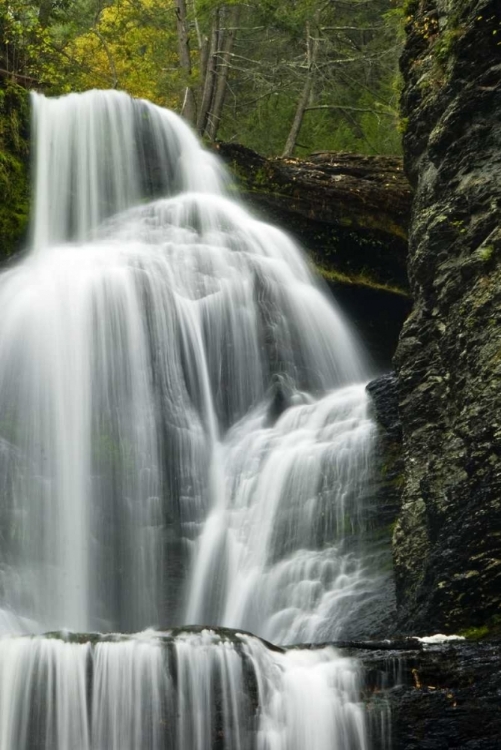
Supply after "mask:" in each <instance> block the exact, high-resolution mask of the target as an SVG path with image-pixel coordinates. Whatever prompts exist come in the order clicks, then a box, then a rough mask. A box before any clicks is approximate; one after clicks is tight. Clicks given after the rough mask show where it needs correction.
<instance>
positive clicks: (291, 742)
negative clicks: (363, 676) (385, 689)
mask: <svg viewBox="0 0 501 750" xmlns="http://www.w3.org/2000/svg"><path fill="white" fill-rule="evenodd" d="M0 688H1V696H0V718H1V727H0V747H2V748H17V750H28V748H30V749H31V748H34V747H36V748H40V749H42V748H43V749H44V750H67V749H68V748H78V749H79V750H90V749H91V748H96V749H99V750H101V748H106V750H136V749H137V748H141V750H170V749H174V748H191V750H213V749H214V748H231V749H232V750H282V749H283V750H296V749H297V750H299V749H300V748H301V750H302V749H303V748H307V747H314V748H317V750H330V749H331V748H332V747H336V748H339V749H340V750H344V749H345V748H346V749H348V748H361V749H362V748H366V747H367V738H366V730H365V723H364V715H363V710H362V708H361V706H360V704H359V702H358V700H359V678H358V673H357V668H356V664H355V662H354V661H353V660H351V659H347V658H343V659H341V658H336V654H335V652H334V650H333V649H332V648H324V649H321V650H318V651H313V652H310V651H303V650H292V651H289V652H280V651H279V650H278V649H277V650H276V651H272V650H270V649H268V648H266V646H264V644H262V643H261V642H260V641H259V640H258V639H256V638H254V637H252V636H248V635H242V634H236V633H235V634H233V635H232V636H231V637H230V636H229V634H225V635H224V636H220V635H217V634H216V633H214V632H211V631H209V630H202V631H201V632H200V633H189V632H186V633H179V634H178V635H177V636H175V637H173V636H171V635H169V634H158V633H148V632H145V633H143V634H141V635H138V636H136V637H134V638H128V639H118V638H117V637H113V638H111V639H109V640H107V639H103V638H100V639H95V640H93V642H92V643H91V642H84V643H79V642H68V641H63V640H60V639H59V638H57V637H51V638H39V637H37V638H33V639H31V638H16V639H13V640H8V639H3V640H2V641H0Z"/></svg>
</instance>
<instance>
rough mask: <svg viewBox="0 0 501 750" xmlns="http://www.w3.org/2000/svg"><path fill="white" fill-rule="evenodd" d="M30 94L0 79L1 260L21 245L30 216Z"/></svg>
mask: <svg viewBox="0 0 501 750" xmlns="http://www.w3.org/2000/svg"><path fill="white" fill-rule="evenodd" d="M29 119H30V106H29V94H28V92H27V91H26V90H25V89H23V88H22V87H21V86H18V85H17V84H15V83H13V82H11V81H6V80H0V195H1V196H2V202H1V203H0V258H7V257H9V256H10V255H12V254H13V253H14V252H15V251H16V250H17V249H18V248H19V247H20V245H21V244H22V242H23V240H24V238H25V236H26V229H27V226H28V214H29V197H30V196H29V193H30V190H29V174H28V172H29V168H28V164H29Z"/></svg>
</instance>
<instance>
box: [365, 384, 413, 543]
mask: <svg viewBox="0 0 501 750" xmlns="http://www.w3.org/2000/svg"><path fill="white" fill-rule="evenodd" d="M367 392H368V393H369V395H370V397H371V399H372V404H373V410H374V417H375V419H376V422H377V423H378V425H379V435H378V441H377V450H376V463H377V477H378V480H377V508H378V513H377V520H378V524H379V525H380V526H381V527H383V528H384V527H388V535H389V536H391V531H392V528H393V525H394V523H395V521H396V519H397V515H398V513H399V511H400V506H401V495H402V485H403V472H404V462H403V454H402V425H401V422H400V415H399V412H398V379H397V377H396V375H395V373H390V374H388V375H382V376H381V377H379V378H377V379H376V380H373V381H371V382H370V383H369V384H368V386H367Z"/></svg>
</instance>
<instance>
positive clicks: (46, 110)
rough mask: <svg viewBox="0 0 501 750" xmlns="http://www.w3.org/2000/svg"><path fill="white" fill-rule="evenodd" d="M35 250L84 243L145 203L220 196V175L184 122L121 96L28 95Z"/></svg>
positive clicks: (110, 93) (108, 93)
mask: <svg viewBox="0 0 501 750" xmlns="http://www.w3.org/2000/svg"><path fill="white" fill-rule="evenodd" d="M32 104H33V130H34V133H35V141H36V152H35V154H36V155H35V215H34V220H33V229H32V232H33V246H34V248H35V249H41V248H44V247H47V246H48V245H53V244H54V243H60V242H67V241H72V240H78V241H82V240H86V239H89V238H90V237H91V236H92V233H93V232H94V230H95V229H96V227H97V226H98V225H99V224H100V223H101V222H102V221H103V219H105V218H107V217H109V216H112V215H114V214H116V213H118V212H120V211H124V210H125V209H127V208H130V207H131V206H134V205H136V204H138V203H140V202H141V201H142V200H144V199H145V198H146V199H147V198H151V197H154V196H159V195H162V196H165V195H172V194H176V193H179V192H183V191H194V192H202V193H210V194H212V195H214V194H221V193H223V191H224V181H225V174H224V171H223V170H222V168H221V166H220V164H219V162H218V161H217V159H216V158H215V157H213V156H212V155H211V154H210V153H208V152H207V151H204V150H203V149H202V148H201V147H200V145H199V143H198V141H197V139H196V137H195V135H194V134H193V133H192V131H191V130H190V128H189V127H188V126H187V125H186V124H185V123H184V121H183V120H182V119H181V118H180V117H178V116H177V115H175V114H174V113H173V112H170V111H169V110H166V109H162V108H161V107H157V106H155V105H154V104H151V103H150V102H147V101H145V100H139V99H132V98H131V97H130V96H128V95H127V94H125V93H124V92H121V91H99V90H93V91H86V92H85V93H83V94H69V95H68V96H63V97H60V98H51V99H48V98H46V97H45V96H43V95H40V94H36V93H33V94H32Z"/></svg>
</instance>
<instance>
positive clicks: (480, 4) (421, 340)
mask: <svg viewBox="0 0 501 750" xmlns="http://www.w3.org/2000/svg"><path fill="white" fill-rule="evenodd" d="M406 11H407V20H408V26H407V45H406V49H405V52H404V56H403V60H402V70H403V75H404V81H405V90H404V96H403V117H404V118H405V119H404V122H405V123H406V126H407V132H406V135H405V137H404V148H405V161H406V169H407V174H408V176H409V178H410V180H411V183H412V184H413V186H414V187H415V201H414V208H413V218H412V225H411V231H410V258H409V275H410V283H411V288H412V294H413V297H414V300H415V307H414V311H413V313H412V315H411V316H410V317H409V318H408V320H407V322H406V324H405V326H404V330H403V332H402V335H401V339H400V344H399V348H398V352H397V357H396V365H397V369H398V372H399V380H400V383H399V386H400V412H401V418H402V423H403V431H404V454H405V475H406V479H405V487H404V493H403V506H402V510H401V514H400V517H399V520H398V523H397V525H396V528H395V532H394V555H395V564H396V578H397V596H398V602H399V608H400V624H401V626H402V627H403V628H404V629H409V630H414V631H417V630H421V631H423V630H427V631H430V630H436V629H439V630H444V629H445V630H449V631H450V630H454V629H462V628H466V627H469V626H483V627H484V628H485V629H486V631H487V629H489V628H491V627H493V628H495V627H496V625H499V619H500V618H501V227H500V222H501V2H499V0H418V1H411V2H407V8H406Z"/></svg>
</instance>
